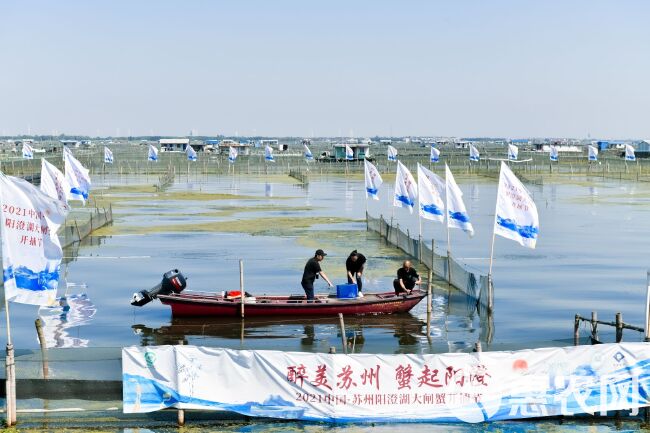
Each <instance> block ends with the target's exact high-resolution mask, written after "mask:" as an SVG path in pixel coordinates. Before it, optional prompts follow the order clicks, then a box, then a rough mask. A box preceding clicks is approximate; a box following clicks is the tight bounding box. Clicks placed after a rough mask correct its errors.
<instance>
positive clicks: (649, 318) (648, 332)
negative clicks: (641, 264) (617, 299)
mask: <svg viewBox="0 0 650 433" xmlns="http://www.w3.org/2000/svg"><path fill="white" fill-rule="evenodd" d="M645 286H646V293H645V327H644V330H645V338H644V341H650V271H647V272H646V284H645Z"/></svg>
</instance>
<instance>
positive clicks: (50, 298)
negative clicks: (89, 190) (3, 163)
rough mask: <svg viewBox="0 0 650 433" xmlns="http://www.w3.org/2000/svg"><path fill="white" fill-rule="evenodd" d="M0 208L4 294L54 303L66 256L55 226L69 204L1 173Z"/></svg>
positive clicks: (14, 298)
mask: <svg viewBox="0 0 650 433" xmlns="http://www.w3.org/2000/svg"><path fill="white" fill-rule="evenodd" d="M0 209H1V212H2V217H1V218H0V224H1V225H2V228H1V229H0V233H1V237H2V269H3V280H4V290H5V297H6V298H7V300H9V301H13V302H20V303H23V304H35V305H50V304H52V303H53V302H54V300H55V298H56V289H57V287H58V284H59V268H60V265H61V257H62V256H63V254H62V251H61V244H60V243H59V237H58V236H57V234H56V230H57V229H58V227H59V226H60V225H61V224H63V223H64V221H65V217H66V215H67V213H68V210H67V206H66V205H65V203H63V202H61V201H59V200H58V199H56V198H51V197H49V196H47V195H46V194H44V193H43V192H41V191H40V190H38V189H37V188H36V187H35V186H34V185H32V184H31V183H29V182H27V181H26V180H23V179H19V178H16V177H10V176H5V175H4V174H1V173H0Z"/></svg>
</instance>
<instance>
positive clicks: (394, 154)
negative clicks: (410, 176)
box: [386, 144, 397, 161]
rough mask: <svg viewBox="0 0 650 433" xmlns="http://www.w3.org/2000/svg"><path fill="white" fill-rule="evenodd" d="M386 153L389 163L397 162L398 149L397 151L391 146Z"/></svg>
mask: <svg viewBox="0 0 650 433" xmlns="http://www.w3.org/2000/svg"><path fill="white" fill-rule="evenodd" d="M386 153H387V154H388V160H389V161H397V149H395V148H394V147H393V146H391V145H390V144H389V145H388V147H387V148H386Z"/></svg>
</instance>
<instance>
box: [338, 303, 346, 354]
mask: <svg viewBox="0 0 650 433" xmlns="http://www.w3.org/2000/svg"><path fill="white" fill-rule="evenodd" d="M339 325H340V326H341V343H342V344H343V353H345V354H346V355H347V354H348V342H347V339H346V338H345V322H343V314H341V313H339Z"/></svg>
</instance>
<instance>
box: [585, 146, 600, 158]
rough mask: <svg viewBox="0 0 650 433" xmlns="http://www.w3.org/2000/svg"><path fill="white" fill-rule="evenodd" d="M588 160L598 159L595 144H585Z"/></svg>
mask: <svg viewBox="0 0 650 433" xmlns="http://www.w3.org/2000/svg"><path fill="white" fill-rule="evenodd" d="M587 149H588V156H587V158H589V161H598V149H597V148H596V146H592V145H589V146H587Z"/></svg>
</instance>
